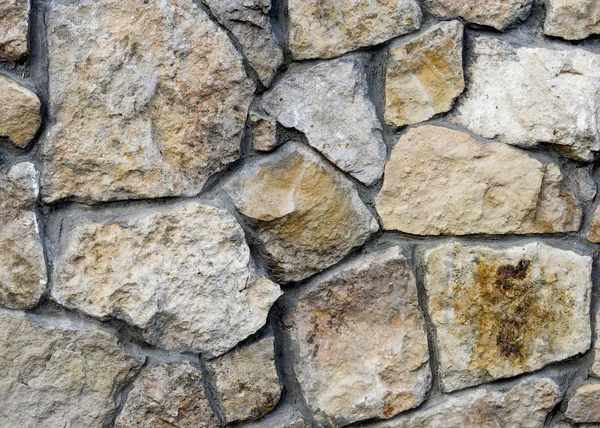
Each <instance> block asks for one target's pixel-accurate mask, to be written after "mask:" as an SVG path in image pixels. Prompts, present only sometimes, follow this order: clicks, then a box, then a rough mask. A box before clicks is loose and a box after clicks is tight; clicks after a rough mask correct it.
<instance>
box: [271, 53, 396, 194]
mask: <svg viewBox="0 0 600 428" xmlns="http://www.w3.org/2000/svg"><path fill="white" fill-rule="evenodd" d="M365 61H366V58H365V57H362V56H351V57H345V58H342V59H339V60H335V61H327V62H323V63H319V64H316V65H314V64H311V65H300V66H296V67H292V69H291V70H290V71H289V72H288V73H287V74H286V75H285V76H284V78H283V79H282V80H280V81H279V82H278V83H277V85H275V86H274V87H273V89H272V90H270V91H269V92H267V93H266V94H265V95H264V96H263V102H262V107H263V108H264V110H265V111H266V112H267V113H268V114H270V115H271V116H272V117H274V118H275V119H276V120H277V121H278V122H279V123H281V124H282V125H283V126H285V127H287V128H295V129H297V130H298V131H302V132H303V133H304V134H305V135H306V138H307V140H308V144H310V145H311V146H312V147H314V148H315V149H317V150H318V151H319V152H321V153H322V154H323V155H324V156H325V157H326V158H327V159H329V160H330V161H331V162H333V163H334V164H336V165H337V166H338V167H339V168H340V169H341V170H343V171H345V172H347V173H349V174H350V175H352V176H354V177H355V178H356V179H358V180H360V181H362V182H363V183H365V184H367V185H370V184H373V183H374V182H375V181H377V180H378V179H380V178H381V175H382V174H383V166H384V164H385V158H386V147H385V143H384V141H383V135H382V133H381V124H380V123H379V120H378V118H377V114H376V112H375V107H374V106H373V103H372V102H371V100H370V99H369V95H368V93H367V86H368V85H367V79H366V73H365Z"/></svg>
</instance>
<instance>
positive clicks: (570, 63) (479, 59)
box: [451, 36, 600, 160]
mask: <svg viewBox="0 0 600 428" xmlns="http://www.w3.org/2000/svg"><path fill="white" fill-rule="evenodd" d="M471 51H472V58H471V59H470V61H469V63H468V65H467V77H468V80H469V84H468V86H467V91H466V93H465V96H464V97H461V98H460V99H459V102H458V107H457V108H456V109H455V113H453V116H452V118H451V120H452V121H454V122H456V123H458V124H460V125H462V126H465V127H466V128H469V129H470V130H472V131H473V132H475V133H477V134H480V135H482V136H483V137H485V138H496V139H498V140H500V141H502V142H505V143H508V144H514V145H517V146H522V147H534V146H538V145H539V144H540V143H549V144H552V145H554V148H555V149H556V150H558V151H560V152H561V153H562V154H563V155H565V156H568V157H572V158H574V159H579V160H591V159H592V158H593V156H594V154H593V153H592V152H594V151H598V150H599V149H600V142H599V140H598V129H599V124H598V119H597V116H598V115H597V110H598V107H597V101H596V100H597V98H598V94H599V93H600V79H599V77H600V55H596V54H593V53H590V52H587V51H584V50H582V49H576V48H572V49H568V50H567V49H546V48H530V47H522V46H516V45H511V44H509V43H507V42H504V41H501V40H498V39H495V38H491V37H488V36H476V37H474V38H473V44H472V48H471Z"/></svg>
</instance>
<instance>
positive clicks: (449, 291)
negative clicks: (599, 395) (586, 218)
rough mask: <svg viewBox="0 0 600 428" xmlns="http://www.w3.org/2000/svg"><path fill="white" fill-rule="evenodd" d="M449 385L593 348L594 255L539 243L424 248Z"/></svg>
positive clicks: (480, 380)
mask: <svg viewBox="0 0 600 428" xmlns="http://www.w3.org/2000/svg"><path fill="white" fill-rule="evenodd" d="M425 262H426V272H425V283H424V286H425V290H426V292H427V297H428V299H429V312H430V316H431V320H432V323H433V325H434V327H435V330H436V337H437V347H438V354H439V361H440V366H439V370H440V378H441V384H442V389H443V390H444V391H453V390H456V389H461V388H466V387H469V386H473V385H478V384H482V383H484V382H488V381H490V380H494V379H499V378H505V377H510V376H515V375H518V374H521V373H525V372H530V371H533V370H537V369H539V368H541V367H543V366H544V365H546V364H549V363H551V362H555V361H561V360H564V359H567V358H569V357H572V356H574V355H577V354H580V353H583V352H585V351H587V350H588V349H589V347H590V340H591V331H590V330H591V329H590V315H589V312H590V294H591V287H592V284H591V271H592V259H591V257H588V256H581V255H579V254H576V253H574V252H572V251H565V250H560V249H557V248H553V247H550V246H548V245H546V244H543V243H539V242H534V243H529V244H526V245H523V246H518V247H511V248H507V249H503V250H494V249H492V248H488V247H483V246H466V245H463V244H459V243H449V244H444V245H440V246H439V247H436V248H433V249H431V250H429V251H427V252H426V254H425Z"/></svg>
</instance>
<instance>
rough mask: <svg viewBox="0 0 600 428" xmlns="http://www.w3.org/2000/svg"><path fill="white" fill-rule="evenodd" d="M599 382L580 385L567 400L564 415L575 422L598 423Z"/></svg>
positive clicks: (599, 413)
mask: <svg viewBox="0 0 600 428" xmlns="http://www.w3.org/2000/svg"><path fill="white" fill-rule="evenodd" d="M599 403H600V383H588V384H585V385H582V386H580V387H579V388H577V391H575V395H573V397H571V399H570V400H569V404H568V406H567V411H566V412H565V416H566V417H567V418H568V419H570V420H572V421H573V422H577V423H586V424H589V423H600V405H599Z"/></svg>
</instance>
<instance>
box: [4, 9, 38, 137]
mask: <svg viewBox="0 0 600 428" xmlns="http://www.w3.org/2000/svg"><path fill="white" fill-rule="evenodd" d="M1 2H2V0H0V4H1ZM0 10H2V7H1V6H0ZM1 19H2V18H0V20H1ZM0 94H2V102H1V103H0V137H5V138H8V139H9V140H10V141H11V142H12V143H14V144H15V145H16V146H17V147H20V148H25V147H27V144H29V142H30V141H31V140H32V139H33V137H35V134H36V133H37V130H38V129H39V127H40V124H41V118H40V107H41V103H40V99H39V98H38V97H37V95H36V94H34V93H33V92H31V91H30V90H29V89H27V88H25V87H24V86H22V85H20V84H19V83H17V82H15V81H14V80H13V79H11V78H10V77H7V76H3V75H1V74H0Z"/></svg>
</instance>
